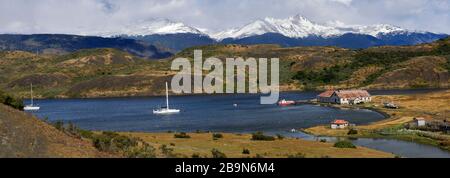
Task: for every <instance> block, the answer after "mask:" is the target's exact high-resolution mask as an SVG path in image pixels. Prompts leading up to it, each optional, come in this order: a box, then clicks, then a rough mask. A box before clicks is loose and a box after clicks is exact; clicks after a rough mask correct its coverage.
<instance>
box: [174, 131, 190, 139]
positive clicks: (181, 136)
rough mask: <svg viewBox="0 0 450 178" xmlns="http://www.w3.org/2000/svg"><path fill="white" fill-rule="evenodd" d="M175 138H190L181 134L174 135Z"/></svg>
mask: <svg viewBox="0 0 450 178" xmlns="http://www.w3.org/2000/svg"><path fill="white" fill-rule="evenodd" d="M174 137H175V138H191V136H189V135H188V134H186V133H184V132H181V133H176V134H175V135H174Z"/></svg>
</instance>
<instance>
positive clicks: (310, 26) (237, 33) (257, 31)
mask: <svg viewBox="0 0 450 178" xmlns="http://www.w3.org/2000/svg"><path fill="white" fill-rule="evenodd" d="M405 31H406V30H404V29H402V28H399V27H396V26H392V25H387V24H378V25H370V26H362V25H346V24H344V23H342V22H339V21H333V22H328V23H326V24H319V23H315V22H312V21H310V20H308V19H307V18H305V17H303V16H301V15H296V16H292V17H289V18H286V19H276V18H270V17H267V18H265V19H262V20H256V21H254V22H252V23H249V24H247V25H245V26H243V27H241V28H235V29H231V30H227V31H223V32H219V33H216V34H211V35H210V36H211V37H212V38H214V39H216V40H222V39H225V38H234V39H240V38H245V37H250V36H255V35H262V34H265V33H279V34H282V35H284V36H287V37H291V38H304V37H307V36H310V35H314V36H321V37H331V36H338V35H343V34H346V33H356V34H366V35H371V36H374V37H377V36H378V35H380V34H387V33H393V32H405Z"/></svg>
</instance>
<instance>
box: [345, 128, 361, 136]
mask: <svg viewBox="0 0 450 178" xmlns="http://www.w3.org/2000/svg"><path fill="white" fill-rule="evenodd" d="M356 134H358V130H356V129H350V130H349V131H348V133H347V135H356Z"/></svg>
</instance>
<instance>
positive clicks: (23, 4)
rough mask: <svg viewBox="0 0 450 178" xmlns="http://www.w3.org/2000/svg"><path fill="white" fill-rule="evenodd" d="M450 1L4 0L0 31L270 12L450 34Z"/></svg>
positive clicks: (206, 23)
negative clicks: (386, 24) (391, 25)
mask: <svg viewBox="0 0 450 178" xmlns="http://www.w3.org/2000/svg"><path fill="white" fill-rule="evenodd" d="M449 12H450V0H433V1H427V0H283V1H279V0H221V1H217V0H0V24H1V28H0V33H81V32H82V31H86V29H88V30H89V31H101V30H104V29H109V30H113V29H116V28H120V27H121V26H123V25H124V24H128V23H130V22H134V21H142V20H145V19H149V18H168V19H172V20H175V21H182V22H184V23H186V24H188V25H191V26H195V27H200V28H203V29H205V28H206V29H209V30H212V31H218V30H223V29H226V28H231V27H237V26H241V25H244V24H246V23H249V22H250V21H253V20H256V19H258V18H264V17H267V16H270V17H275V18H286V17H289V16H293V15H296V14H302V15H304V16H306V17H307V18H310V19H311V20H313V21H318V22H328V21H335V20H338V21H342V22H344V23H349V24H374V23H388V24H394V25H398V26H401V27H405V28H408V29H417V30H426V31H432V32H444V33H450V13H449Z"/></svg>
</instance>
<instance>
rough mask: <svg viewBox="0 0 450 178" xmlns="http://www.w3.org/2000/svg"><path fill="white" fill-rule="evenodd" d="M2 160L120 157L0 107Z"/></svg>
mask: <svg viewBox="0 0 450 178" xmlns="http://www.w3.org/2000/svg"><path fill="white" fill-rule="evenodd" d="M0 135H1V139H2V144H1V147H0V157H13V158H14V157H19V158H36V157H37V158H42V157H44V158H47V157H51V158H96V157H119V156H120V155H114V154H109V153H104V152H100V151H98V150H97V149H96V148H94V147H93V146H92V143H91V142H90V141H87V140H81V139H78V138H74V137H71V136H68V135H66V134H65V133H63V132H61V131H59V130H57V129H56V128H55V127H53V126H51V125H49V124H47V123H45V122H43V121H41V120H39V119H37V118H36V117H33V116H31V115H30V114H27V113H24V112H21V111H18V110H15V109H13V108H10V107H8V106H5V105H3V104H0Z"/></svg>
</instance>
